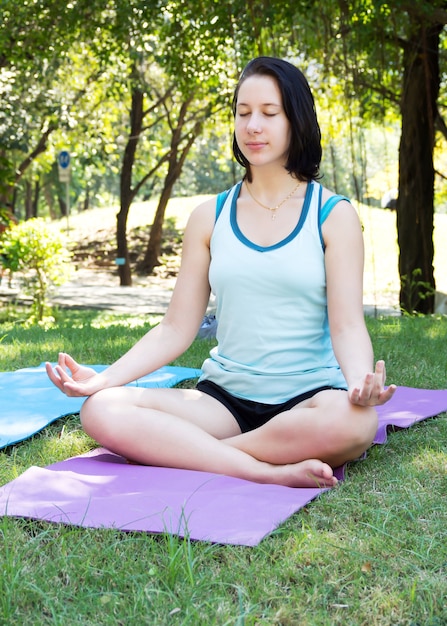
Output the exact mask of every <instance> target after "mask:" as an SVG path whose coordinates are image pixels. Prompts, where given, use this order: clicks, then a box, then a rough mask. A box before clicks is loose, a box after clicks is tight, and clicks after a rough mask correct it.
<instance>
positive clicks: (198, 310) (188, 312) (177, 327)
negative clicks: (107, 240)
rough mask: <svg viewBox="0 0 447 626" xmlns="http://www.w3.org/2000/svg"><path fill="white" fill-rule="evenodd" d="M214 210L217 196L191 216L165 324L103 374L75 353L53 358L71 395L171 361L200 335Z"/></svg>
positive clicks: (55, 376) (52, 373) (51, 372)
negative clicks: (81, 363) (77, 358)
mask: <svg viewBox="0 0 447 626" xmlns="http://www.w3.org/2000/svg"><path fill="white" fill-rule="evenodd" d="M214 215H215V200H214V199H212V200H209V201H207V202H205V203H204V204H202V205H200V206H199V207H197V209H195V211H193V213H192V214H191V216H190V218H189V220H188V224H187V227H186V230H185V235H184V239H183V252H182V262H181V266H180V270H179V275H178V278H177V281H176V285H175V288H174V292H173V295H172V298H171V302H170V304H169V307H168V310H167V312H166V314H165V316H164V317H163V320H162V321H161V322H160V324H159V325H158V326H156V327H154V328H153V329H151V330H150V331H149V332H148V333H146V335H144V337H142V338H141V339H140V340H139V341H138V342H137V343H136V344H135V345H134V346H133V347H132V348H131V349H130V350H129V351H128V352H126V354H124V355H123V356H122V357H121V358H120V359H118V360H117V361H116V362H115V363H113V365H111V366H110V367H108V368H107V369H106V370H105V371H104V372H101V373H100V374H96V373H95V372H94V371H93V370H91V369H90V368H82V367H80V366H79V365H78V364H77V363H76V361H74V360H73V359H72V357H70V356H69V355H66V354H64V353H61V354H60V355H59V362H58V366H56V368H55V369H53V368H52V367H51V365H49V364H47V373H48V376H49V377H50V379H51V380H52V382H53V383H54V384H55V385H56V386H57V387H58V388H59V389H60V390H61V391H63V392H64V393H66V394H67V395H71V396H86V395H92V394H93V393H96V392H97V391H99V390H100V389H105V388H107V387H116V386H121V385H125V384H127V383H129V382H131V381H133V380H136V379H137V378H140V377H141V376H144V375H146V374H148V373H150V372H153V371H154V370H156V369H158V368H159V367H162V366H163V365H166V364H168V363H170V362H171V361H172V360H173V359H175V358H176V357H178V356H179V355H180V354H182V353H183V352H184V351H185V350H186V349H187V348H188V347H189V345H190V344H191V343H192V342H193V340H194V339H195V337H196V335H197V331H198V329H199V327H200V323H201V321H202V319H203V315H204V313H205V311H206V306H207V304H208V299H209V295H210V287H209V282H208V269H209V262H210V250H209V242H210V237H211V233H212V229H213V225H214ZM67 368H68V369H69V370H70V372H71V376H70V375H69V373H68V372H67Z"/></svg>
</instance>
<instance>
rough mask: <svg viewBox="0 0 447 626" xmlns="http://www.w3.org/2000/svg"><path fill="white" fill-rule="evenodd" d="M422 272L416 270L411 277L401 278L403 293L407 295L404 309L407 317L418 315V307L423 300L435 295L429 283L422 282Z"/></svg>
mask: <svg viewBox="0 0 447 626" xmlns="http://www.w3.org/2000/svg"><path fill="white" fill-rule="evenodd" d="M421 276H422V270H421V269H420V268H416V269H414V270H413V271H412V272H411V276H407V275H406V274H405V275H403V276H401V281H402V291H403V293H404V294H405V302H406V303H407V306H406V308H402V311H403V313H405V315H415V314H417V313H416V312H417V310H418V306H419V304H420V302H421V301H422V300H425V299H426V298H429V297H431V296H434V295H435V289H434V288H433V287H432V286H431V285H430V283H428V282H427V281H424V280H421Z"/></svg>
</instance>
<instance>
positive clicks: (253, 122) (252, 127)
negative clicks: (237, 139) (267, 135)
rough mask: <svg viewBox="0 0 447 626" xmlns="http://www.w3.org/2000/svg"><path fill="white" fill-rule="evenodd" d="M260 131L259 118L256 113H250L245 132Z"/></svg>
mask: <svg viewBox="0 0 447 626" xmlns="http://www.w3.org/2000/svg"><path fill="white" fill-rule="evenodd" d="M261 131H262V125H261V119H260V117H259V115H257V114H256V113H252V114H251V115H250V117H249V120H248V123H247V132H249V133H260V132H261Z"/></svg>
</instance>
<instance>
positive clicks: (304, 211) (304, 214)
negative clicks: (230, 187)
mask: <svg viewBox="0 0 447 626" xmlns="http://www.w3.org/2000/svg"><path fill="white" fill-rule="evenodd" d="M236 191H237V193H235V194H234V195H233V198H232V202H231V210H230V223H231V228H232V230H233V233H234V234H235V235H236V237H237V238H238V239H239V241H241V242H242V243H243V244H244V245H246V246H248V247H249V248H252V249H253V250H257V251H258V252H269V251H270V250H277V249H278V248H282V246H285V245H286V244H288V243H289V242H290V241H292V239H295V237H296V236H297V235H298V233H299V232H300V230H301V229H302V227H303V224H304V222H305V221H306V217H307V214H308V212H309V206H310V200H311V198H312V183H308V185H307V189H306V195H305V196H304V202H303V209H302V211H301V215H300V219H299V220H298V224H297V225H296V226H295V228H294V229H293V230H292V232H291V233H290V234H289V235H287V237H285V239H282V240H281V241H278V243H275V244H274V245H273V246H258V245H257V244H255V243H253V242H252V241H250V239H247V237H246V236H245V235H244V234H243V233H242V231H241V230H240V228H239V226H238V223H237V219H236V203H237V199H238V196H239V189H237V190H236Z"/></svg>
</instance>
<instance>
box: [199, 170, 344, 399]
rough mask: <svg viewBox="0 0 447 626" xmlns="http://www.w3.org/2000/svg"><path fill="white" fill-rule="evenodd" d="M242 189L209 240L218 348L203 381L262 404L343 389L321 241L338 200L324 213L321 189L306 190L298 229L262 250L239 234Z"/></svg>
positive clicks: (232, 193)
mask: <svg viewBox="0 0 447 626" xmlns="http://www.w3.org/2000/svg"><path fill="white" fill-rule="evenodd" d="M240 188H241V183H238V184H237V185H235V186H234V187H233V188H232V189H231V190H230V191H229V193H228V195H227V196H226V199H225V202H224V203H223V206H222V210H221V212H220V214H219V215H218V217H217V221H216V224H215V227H214V231H213V234H212V237H211V263H210V270H209V280H210V285H211V289H212V291H213V293H214V295H215V296H216V317H217V320H218V325H217V341H218V345H217V347H215V348H213V349H212V350H211V352H210V357H209V358H208V359H206V361H205V362H204V364H203V366H202V369H203V374H202V377H201V380H210V381H212V382H214V383H216V384H217V385H219V386H221V387H223V388H224V389H226V390H227V391H228V392H229V393H231V394H233V395H235V396H237V397H240V398H245V399H247V400H254V401H256V402H263V403H265V404H277V403H280V402H285V401H286V400H289V399H290V398H292V397H294V396H296V395H298V394H300V393H305V392H307V391H310V390H312V389H316V388H318V387H321V386H326V385H327V386H330V387H340V388H346V387H347V385H346V381H345V379H344V377H343V374H342V373H341V370H340V367H339V365H338V363H337V361H336V359H335V355H334V352H333V349H332V344H331V339H330V334H329V326H328V317H327V301H326V274H325V266H324V244H323V238H322V234H321V223H322V222H323V221H324V219H325V217H327V215H328V213H329V211H330V210H331V209H332V207H333V206H334V205H335V204H336V202H338V201H340V200H341V199H342V198H341V196H334V197H333V198H330V200H329V201H328V203H326V205H325V206H324V207H321V191H322V189H321V185H319V184H318V183H315V182H311V183H309V184H308V186H307V190H306V196H305V199H304V203H303V209H302V211H301V215H300V218H299V220H298V223H297V225H296V227H295V228H294V229H293V231H292V232H291V233H290V234H289V235H288V236H287V237H286V238H285V239H283V240H282V241H280V242H278V243H276V244H275V245H273V246H268V247H262V246H259V245H257V244H255V243H253V242H251V241H250V240H249V239H247V238H246V237H245V236H244V234H243V233H242V232H241V231H240V229H239V227H238V224H237V219H236V202H237V198H238V195H239V192H240ZM323 214H324V217H322V216H323Z"/></svg>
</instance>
